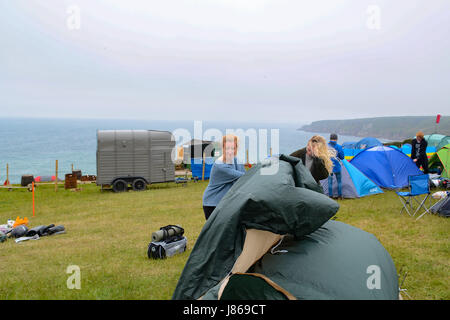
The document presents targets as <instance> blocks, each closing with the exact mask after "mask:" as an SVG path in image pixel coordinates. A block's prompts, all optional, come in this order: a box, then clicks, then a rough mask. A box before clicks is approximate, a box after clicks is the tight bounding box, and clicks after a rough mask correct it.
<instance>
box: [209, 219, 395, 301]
mask: <svg viewBox="0 0 450 320" xmlns="http://www.w3.org/2000/svg"><path fill="white" fill-rule="evenodd" d="M276 250H277V251H281V250H283V251H281V252H280V253H275V254H272V253H271V252H267V253H266V254H264V255H263V256H262V258H261V259H259V260H258V261H257V262H256V263H254V264H253V266H252V267H251V268H249V270H248V272H244V273H233V275H231V276H230V277H229V279H228V283H225V281H223V282H220V283H219V284H217V285H216V286H214V287H212V288H211V289H210V290H208V291H207V292H206V293H205V294H204V295H203V297H202V300H217V299H219V298H220V299H221V300H288V299H289V300H292V299H300V300H378V299H381V300H396V299H398V297H399V290H398V276H397V271H396V268H395V265H394V262H393V261H392V258H391V257H390V255H389V253H388V252H387V251H386V249H385V248H384V247H383V246H382V245H381V243H380V242H379V241H378V240H377V239H376V237H374V236H373V235H372V234H370V233H368V232H365V231H363V230H361V229H358V228H356V227H353V226H350V225H348V224H345V223H342V222H339V221H333V220H330V221H328V222H327V223H325V224H324V225H323V226H322V227H321V228H319V229H318V230H316V231H315V232H313V233H312V234H310V235H307V236H305V237H302V238H301V239H299V240H295V239H293V238H289V237H288V238H285V239H283V241H282V242H281V244H280V245H279V246H277V247H276ZM373 266H376V267H377V268H379V269H378V270H382V274H383V275H382V277H381V278H380V283H379V284H378V286H377V290H374V287H373V285H374V283H370V280H369V281H368V278H369V277H370V275H371V273H372V272H374V271H373V270H372V269H371V267H372V268H373ZM257 279H259V281H257ZM221 293H222V294H221Z"/></svg>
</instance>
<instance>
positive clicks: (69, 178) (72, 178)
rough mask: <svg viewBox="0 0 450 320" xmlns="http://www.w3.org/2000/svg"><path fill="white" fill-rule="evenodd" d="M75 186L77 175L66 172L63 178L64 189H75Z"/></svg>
mask: <svg viewBox="0 0 450 320" xmlns="http://www.w3.org/2000/svg"><path fill="white" fill-rule="evenodd" d="M75 188H77V175H76V174H72V173H68V174H66V178H65V180H64V189H75Z"/></svg>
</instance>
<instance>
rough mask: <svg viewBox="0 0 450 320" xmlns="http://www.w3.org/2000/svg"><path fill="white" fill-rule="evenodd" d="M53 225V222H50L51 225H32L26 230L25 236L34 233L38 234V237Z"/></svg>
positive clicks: (31, 235)
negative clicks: (32, 226)
mask: <svg viewBox="0 0 450 320" xmlns="http://www.w3.org/2000/svg"><path fill="white" fill-rule="evenodd" d="M54 226H55V225H54V224H51V225H48V226H44V225H42V226H37V227H34V228H32V229H30V230H28V232H27V234H26V236H27V237H33V236H35V235H38V236H40V237H42V236H46V235H47V234H48V229H50V228H52V227H54Z"/></svg>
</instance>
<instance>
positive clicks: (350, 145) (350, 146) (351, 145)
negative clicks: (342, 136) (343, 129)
mask: <svg viewBox="0 0 450 320" xmlns="http://www.w3.org/2000/svg"><path fill="white" fill-rule="evenodd" d="M356 143H357V142H356V141H346V142H343V143H342V144H341V146H342V149H355V144H356Z"/></svg>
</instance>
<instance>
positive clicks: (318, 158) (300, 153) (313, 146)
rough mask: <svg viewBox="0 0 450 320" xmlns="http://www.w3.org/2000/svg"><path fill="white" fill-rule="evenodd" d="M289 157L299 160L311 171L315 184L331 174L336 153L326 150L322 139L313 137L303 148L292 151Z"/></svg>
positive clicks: (326, 146) (326, 145)
mask: <svg viewBox="0 0 450 320" xmlns="http://www.w3.org/2000/svg"><path fill="white" fill-rule="evenodd" d="M291 156H293V157H297V158H300V159H301V160H302V162H303V164H304V165H305V167H307V168H308V169H309V171H311V174H312V176H313V177H314V179H315V180H316V182H317V183H319V181H320V180H323V179H326V178H328V176H329V175H330V173H331V172H333V161H332V158H334V157H335V156H336V152H335V151H334V150H331V149H330V148H328V144H327V141H326V140H325V138H324V137H321V136H313V137H312V138H311V139H309V141H308V144H307V145H306V147H305V148H303V149H300V150H297V151H294V152H293V153H291Z"/></svg>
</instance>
